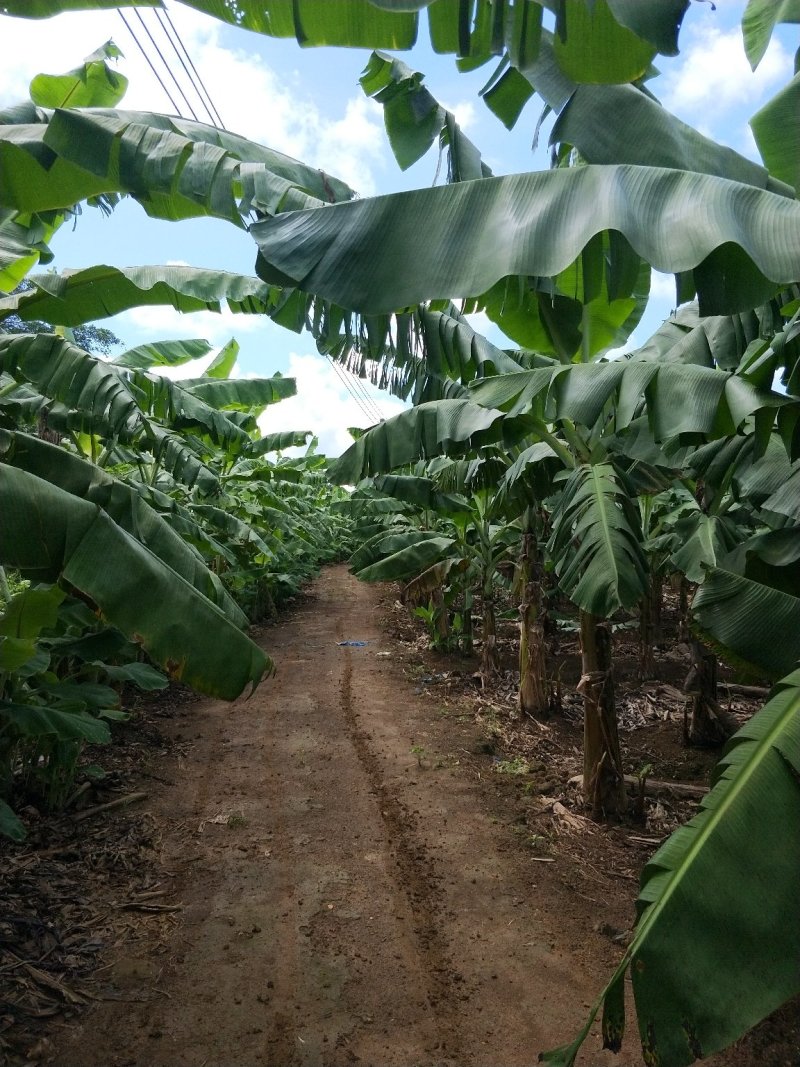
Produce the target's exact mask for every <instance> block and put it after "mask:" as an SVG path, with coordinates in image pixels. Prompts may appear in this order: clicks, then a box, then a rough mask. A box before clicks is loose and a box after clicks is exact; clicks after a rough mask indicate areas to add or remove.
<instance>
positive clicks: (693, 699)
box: [684, 641, 739, 748]
mask: <svg viewBox="0 0 800 1067" xmlns="http://www.w3.org/2000/svg"><path fill="white" fill-rule="evenodd" d="M684 689H685V690H686V692H687V695H688V702H687V713H688V714H687V716H686V717H685V718H684V741H685V742H686V743H687V744H689V745H695V746H697V747H700V748H707V747H716V746H718V745H722V744H724V743H725V741H727V740H728V738H729V737H730V736H731V735H732V734H734V733H735V732H736V730H737V729H738V727H739V724H738V723H737V722H736V720H735V719H734V718H733V716H732V715H730V714H729V713H728V712H726V711H724V710H723V709H722V708H721V707H720V706H719V702H718V699H717V657H716V655H715V654H714V653H713V652H709V650H708V649H707V648H706V647H705V646H704V645H702V644H701V643H700V642H699V641H692V667H691V670H690V671H689V675H688V677H687V679H686V682H685V684H684Z"/></svg>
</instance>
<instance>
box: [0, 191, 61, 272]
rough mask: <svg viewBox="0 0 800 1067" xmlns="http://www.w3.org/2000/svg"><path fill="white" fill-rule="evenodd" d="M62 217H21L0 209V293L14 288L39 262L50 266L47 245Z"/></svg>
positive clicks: (53, 215) (54, 214)
mask: <svg viewBox="0 0 800 1067" xmlns="http://www.w3.org/2000/svg"><path fill="white" fill-rule="evenodd" d="M62 219H63V216H61V215H59V214H58V213H45V214H44V215H20V214H19V213H18V212H16V211H5V210H3V209H2V208H0V293H6V292H10V291H11V290H12V289H15V288H16V287H17V286H18V285H19V283H20V282H21V281H22V279H23V278H24V277H25V275H26V274H27V273H28V271H29V270H31V269H32V268H33V267H35V266H36V264H37V263H38V262H41V263H49V262H50V261H51V260H52V258H53V254H52V252H51V251H50V249H49V248H48V246H47V241H49V240H50V238H51V237H52V235H53V233H54V232H55V230H56V229H57V228H58V226H59V224H60V222H61V221H62Z"/></svg>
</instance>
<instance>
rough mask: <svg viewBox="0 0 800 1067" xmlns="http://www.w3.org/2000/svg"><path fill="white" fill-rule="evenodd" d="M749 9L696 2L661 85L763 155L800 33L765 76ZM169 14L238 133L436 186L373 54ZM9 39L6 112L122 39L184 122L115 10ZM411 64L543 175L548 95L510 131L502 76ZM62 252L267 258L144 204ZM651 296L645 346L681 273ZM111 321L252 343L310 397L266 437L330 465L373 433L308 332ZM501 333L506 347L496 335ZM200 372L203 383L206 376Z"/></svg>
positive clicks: (132, 260)
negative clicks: (754, 67)
mask: <svg viewBox="0 0 800 1067" xmlns="http://www.w3.org/2000/svg"><path fill="white" fill-rule="evenodd" d="M744 6H745V3H744V0H717V3H716V7H713V6H712V5H711V4H710V3H704V2H697V0H695V2H694V3H693V4H692V5H691V8H690V10H689V12H688V14H687V16H686V20H685V22H684V27H683V30H682V32H681V38H680V45H681V55H680V56H678V57H676V58H675V59H665V58H663V57H659V58H658V62H657V65H658V67H659V69H660V70H661V72H662V75H661V77H660V78H658V79H656V80H655V81H654V82H652V83H651V86H652V88H653V90H654V92H655V93H656V95H657V96H658V97H659V99H660V100H661V101H662V102H663V103H664V104H665V105H666V106H668V107H669V109H670V110H671V111H673V112H674V113H675V114H677V115H678V116H679V117H680V118H682V119H684V121H686V122H689V123H691V124H692V125H693V126H695V127H697V128H698V129H700V130H702V131H703V132H704V133H706V134H708V135H710V136H712V137H714V138H715V139H716V140H718V141H721V142H723V143H725V144H728V145H730V146H731V147H732V148H735V149H736V150H737V151H740V152H742V153H744V154H746V155H749V156H751V157H753V158H758V155H757V152H756V148H755V145H754V143H753V140H752V137H751V135H750V132H749V128H748V125H747V120H748V119H749V117H750V116H751V115H752V114H753V113H754V112H755V111H757V110H758V108H759V107H761V106H762V104H763V103H764V102H765V101H766V100H768V99H769V98H770V97H771V96H772V95H774V93H775V92H776V91H777V90H778V89H779V88H780V86H782V85H783V84H785V82H786V81H788V80H789V78H791V76H792V73H793V54H794V51H795V49H796V48H797V46H798V43H800V42H798V33H797V27H784V28H781V30H780V31H779V32H778V33H777V34H776V35H775V38H774V39H773V42H772V44H771V46H770V49H769V51H768V53H767V55H766V57H765V58H764V60H763V61H762V63H761V65H760V67H759V68H758V71H757V72H756V73H755V74H752V73H751V72H750V68H749V66H748V64H747V61H746V59H745V56H744V52H743V49H742V43H741V34H740V30H739V21H740V19H741V15H742V11H743V9H744ZM169 11H170V14H171V17H172V20H173V22H174V23H175V25H176V26H177V28H178V30H179V32H180V34H181V37H182V39H183V40H184V42H185V44H186V46H187V48H188V50H189V52H190V54H191V55H192V58H193V60H194V63H195V65H196V66H197V68H198V69H199V71H200V73H201V75H202V77H203V80H204V82H205V84H206V85H207V87H208V89H209V92H210V94H211V97H212V99H213V101H214V103H215V106H216V107H217V109H218V110H219V112H220V114H221V116H222V119H223V121H224V123H225V125H226V126H227V128H228V129H230V130H233V131H235V132H237V133H240V134H243V135H245V136H247V137H250V138H252V139H253V140H255V141H260V142H261V143H263V144H267V145H269V146H270V147H273V148H276V149H280V150H281V151H284V152H286V153H288V154H289V155H292V156H295V157H296V158H298V159H302V160H304V161H305V162H308V163H311V164H313V165H316V166H320V167H323V168H324V169H326V170H327V171H329V172H330V173H332V174H335V175H337V176H338V177H340V178H343V179H344V180H345V181H347V182H349V183H350V184H351V185H352V186H353V187H354V188H355V189H356V190H357V191H358V192H359V193H360V194H362V195H375V194H377V193H386V192H393V191H396V190H399V189H405V188H413V187H419V186H427V185H430V184H431V183H432V181H433V179H434V174H435V171H436V152H435V150H433V151H431V152H430V153H429V154H428V156H426V157H425V158H424V159H423V160H422V161H420V163H418V164H416V165H415V166H414V167H413V168H411V170H409V171H407V172H405V173H403V172H401V171H400V169H399V168H398V166H397V164H396V163H395V161H394V158H393V156H392V154H391V151H390V149H389V146H388V142H387V139H386V136H385V133H384V130H383V121H382V113H381V109H380V108H379V106H378V105H377V104H374V103H372V102H371V101H369V100H367V99H366V98H365V97H364V95H363V93H362V91H361V88H360V86H359V84H358V78H359V75H360V73H361V71H362V69H363V68H364V66H365V64H366V61H367V59H368V56H369V53H368V52H366V51H359V50H345V49H306V50H303V49H300V48H298V47H297V45H296V44H295V43H294V42H293V41H276V40H272V39H270V38H266V37H261V36H259V35H257V34H253V33H249V32H247V31H244V30H238V29H235V28H233V27H227V26H224V25H222V24H220V23H218V22H215V21H214V20H213V19H210V18H207V17H205V16H203V15H200V14H199V13H197V12H195V11H192V10H191V9H189V8H185V7H183V6H182V5H181V4H179V3H175V2H171V3H170V4H169ZM141 15H142V18H143V19H144V20H145V22H147V23H148V25H149V26H150V27H151V30H152V32H153V35H154V37H157V39H159V40H160V41H161V43H162V44H163V43H164V40H163V37H160V38H159V37H158V33H159V30H158V23H157V21H156V19H155V16H154V13H153V12H152V11H147V10H143V11H142V12H141ZM126 17H127V18H128V21H129V22H130V23H131V25H133V26H134V27H135V28H136V29H137V35H138V36H139V37H140V38H142V39H146V38H145V36H144V33H143V31H142V29H141V24H140V23H139V22H138V19H137V17H136V16H135V15H134V14H133V13H131V12H130V11H128V12H127V15H126ZM0 33H2V36H3V42H4V64H3V69H0V106H6V105H8V104H10V103H15V102H17V101H18V100H20V99H23V98H25V97H26V96H27V86H28V83H29V81H30V79H31V77H32V76H33V75H34V74H36V73H38V72H40V71H46V72H48V73H60V72H62V71H65V70H68V69H69V68H70V67H73V66H76V65H77V64H78V63H79V62H80V61H81V60H82V58H83V57H84V56H85V55H87V54H88V53H90V52H92V51H93V50H94V49H95V48H97V47H98V46H99V45H100V44H102V43H103V42H104V41H106V40H108V39H109V38H113V39H114V41H115V42H116V43H117V45H118V46H119V47H120V48H121V49H122V51H123V52H124V53H125V58H124V59H122V60H121V61H120V64H119V69H120V70H121V71H123V73H125V74H127V75H128V77H129V78H130V82H131V85H130V88H129V91H128V95H127V96H126V98H125V100H124V101H123V104H122V106H127V107H130V108H136V109H143V110H152V111H163V112H167V113H171V112H172V111H173V108H172V106H171V105H170V103H169V101H168V100H167V98H166V97H165V95H164V92H163V90H162V89H161V87H160V86H159V85H158V82H157V81H156V79H155V77H154V75H153V74H152V72H151V71H150V69H149V68H148V66H147V65H146V63H145V61H144V59H143V58H142V56H141V54H140V52H139V50H138V48H137V46H136V44H135V43H134V41H133V40H132V39H131V37H130V35H129V33H128V30H127V29H126V27H125V25H124V24H123V21H122V20H121V19H120V17H119V15H118V14H117V13H116V12H114V11H110V12H106V13H87V14H69V15H60V16H57V17H56V18H53V19H50V20H46V21H28V20H13V19H8V18H3V17H2V16H0ZM148 44H149V42H148ZM167 54H168V53H167V52H166V51H165V55H167ZM401 58H402V59H403V60H404V61H405V62H406V63H408V64H409V65H410V66H412V67H414V68H415V69H417V70H420V71H423V72H424V73H425V75H426V84H427V85H428V87H429V89H430V90H431V92H432V93H433V94H434V96H435V97H436V98H437V99H438V100H439V101H440V102H441V103H443V104H444V105H445V106H447V107H448V108H450V109H451V110H453V111H455V113H456V115H457V117H458V119H459V121H460V122H461V124H462V126H463V127H464V128H465V130H466V132H467V134H468V135H469V136H470V137H471V138H472V140H473V141H474V142H475V143H476V144H477V145H478V147H479V148H480V149H481V152H482V153H483V156H484V158H485V159H486V160H487V162H488V163H489V165H490V166H491V167H492V169H493V170H494V172H495V173H496V174H504V173H513V172H516V171H522V170H534V169H544V168H546V167H547V165H548V160H547V128H546V127H545V130H544V131H543V134H542V138H541V145H542V146H541V147H540V148H539V150H538V151H537V153H536V154H533V153H532V152H531V140H532V136H533V130H534V128H535V126H536V122H537V120H538V117H539V104H538V103H537V100H536V98H534V99H533V100H532V101H531V102H530V103H529V104H528V106H527V108H526V109H525V111H524V112H523V114H522V117H521V119H520V121H519V123H518V124H517V126H516V128H515V130H514V131H513V132H511V133H508V132H507V131H506V130H505V129H504V127H503V126H502V125H501V124H500V123H499V122H498V120H497V119H496V118H495V117H494V116H493V115H492V114H491V113H490V112H489V110H488V109H487V108H486V107H485V105H484V104H483V102H482V101H481V99H480V97H479V96H478V90H479V89H480V88H481V86H482V85H483V84H484V82H485V81H486V79H487V78H488V76H489V74H490V73H491V69H492V68H491V65H487V66H486V67H484V68H482V69H481V70H479V71H476V72H473V73H472V74H470V75H463V74H459V72H458V71H457V70H456V67H455V62H454V60H453V57H451V56H437V55H435V54H434V53H433V52H432V50H431V48H430V45H429V43H428V41H427V33H426V30H425V29H424V28H423V30H422V32H421V33H420V42H419V43H418V45H417V46H416V48H415V49H414V50H413V51H412V52H409V53H403V54H402V55H401ZM175 64H176V66H177V60H176V61H175ZM53 249H54V251H55V253H56V264H55V265H56V266H57V267H58V268H59V269H63V268H67V267H83V266H90V265H92V264H95V263H98V262H105V263H109V264H112V265H116V266H129V265H132V264H137V263H167V262H183V263H189V264H192V265H194V266H202V267H213V268H219V269H224V270H230V271H235V272H239V273H242V274H252V273H253V265H254V262H255V246H254V244H253V243H252V241H251V239H250V238H249V237H248V235H247V234H246V233H245V232H244V231H240V230H237V229H235V228H234V227H232V226H230V225H227V224H225V223H222V222H218V221H215V220H208V219H204V220H193V221H187V222H182V223H166V222H157V221H154V220H150V219H148V218H147V217H146V216H145V214H144V212H143V211H142V210H141V209H140V208H139V207H138V206H137V205H136V204H134V203H132V202H125V203H123V204H122V205H121V206H120V207H119V208H118V209H117V210H116V211H115V212H114V214H113V215H112V216H111V217H110V218H108V219H106V218H104V217H103V216H101V215H100V213H99V212H97V211H93V210H87V211H85V212H84V214H83V216H82V217H81V218H80V220H79V221H78V224H77V227H76V228H75V229H74V230H73V229H72V228H71V227H69V226H65V227H63V228H62V231H61V232H60V233H59V234H58V235H57V236H56V238H55V239H54V241H53ZM652 291H653V295H652V297H651V301H650V305H649V306H648V310H647V312H646V315H645V318H644V319H643V321H642V323H641V324H640V326H639V327H638V328H637V330H636V332H635V335H634V338H633V342H634V344H637V343H642V342H643V341H644V340H645V339H646V338H647V336H648V335H649V334H650V333H651V332H652V331H653V330H654V329H655V328H656V327H657V326H658V325H659V323H660V322H661V320H662V319H663V318H664V317H665V316H666V315H668V314H669V311H670V308H671V306H672V303H673V299H672V293H673V285H672V279H671V278H669V279H668V278H663V277H654V283H653V290H652ZM103 325H108V326H109V327H110V328H111V329H113V330H114V331H115V332H116V333H117V334H119V336H120V337H122V338H123V339H124V340H125V342H126V344H128V345H131V346H133V345H135V344H140V343H142V342H143V341H145V340H161V339H165V338H170V337H205V338H207V339H208V340H209V341H210V342H211V343H212V344H217V345H219V344H222V343H224V342H225V341H226V340H227V339H228V338H229V337H231V336H235V337H236V338H237V340H238V341H239V343H240V345H241V356H240V361H239V368H240V373H242V374H245V375H269V374H273V373H275V372H276V371H280V372H281V373H284V374H291V375H293V376H295V377H296V378H297V381H298V389H299V394H300V395H299V396H298V398H297V399H295V400H290V401H283V402H282V403H281V404H280V405H277V406H276V407H275V408H272V409H270V411H269V413H268V417H267V420H266V426H265V428H266V429H269V430H277V429H313V430H315V432H317V433H318V434H319V435H320V438H321V446H322V449H323V450H324V451H327V452H328V454H332V455H333V454H337V453H338V452H339V451H341V450H342V449H343V448H344V447H346V446H347V444H348V442H349V437H348V435H347V432H346V427H347V426H352V425H364V424H366V421H367V420H366V419H365V417H364V416H363V414H362V413H361V411H360V410H359V408H358V407H357V406H356V404H355V401H354V400H353V399H352V398H351V396H350V395H349V393H348V392H347V391H346V389H345V387H344V386H343V385H342V383H341V381H340V379H339V377H338V376H337V375H336V374H335V372H334V370H333V368H331V367H330V366H329V365H328V364H327V362H326V361H325V360H324V359H323V358H322V357H320V356H319V355H318V354H317V353H316V349H315V347H314V344H313V341H312V340H311V338H310V337H309V336H306V335H299V336H298V335H295V334H291V333H288V332H287V331H285V330H282V329H280V328H279V327H276V326H274V325H273V324H271V323H269V322H266V321H262V320H260V319H256V318H255V317H252V318H251V317H247V316H235V317H234V316H231V315H213V314H212V313H210V312H203V313H199V314H195V315H183V316H180V315H178V314H177V313H175V312H174V311H173V310H172V309H166V308H165V309H159V308H147V309H141V310H140V311H133V312H128V313H126V314H124V315H119V316H116V317H115V318H113V319H108V320H105V321H104V323H103ZM476 326H477V327H478V328H484V327H486V328H487V332H488V330H489V329H490V326H489V324H487V323H485V321H484V322H480V321H479V322H477V323H476ZM490 335H491V336H492V337H493V339H496V340H497V339H499V336H498V335H497V333H496V332H495V333H494V334H490ZM191 373H197V366H195V368H194V369H193V370H192V372H191ZM367 388H368V390H369V392H370V393H371V394H372V395H373V397H375V399H376V401H377V404H378V407H379V409H380V410H381V412H382V413H383V414H384V416H388V415H390V414H393V413H394V412H396V411H398V410H400V407H401V405H400V403H399V401H397V400H396V399H394V398H392V397H389V396H387V395H386V394H381V393H379V392H378V391H377V390H374V389H372V387H371V386H367Z"/></svg>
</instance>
